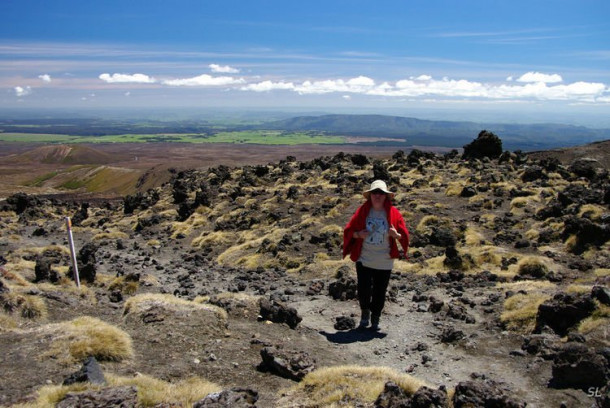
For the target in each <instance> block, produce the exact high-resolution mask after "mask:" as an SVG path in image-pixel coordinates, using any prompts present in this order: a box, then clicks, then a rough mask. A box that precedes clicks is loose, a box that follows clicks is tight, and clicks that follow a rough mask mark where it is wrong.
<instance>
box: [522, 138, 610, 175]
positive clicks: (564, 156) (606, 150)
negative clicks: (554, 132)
mask: <svg viewBox="0 0 610 408" xmlns="http://www.w3.org/2000/svg"><path fill="white" fill-rule="evenodd" d="M528 156H529V157H531V158H532V159H536V160H541V159H544V158H549V157H553V158H556V159H558V160H559V161H560V162H561V163H562V164H570V163H571V162H572V161H574V160H576V159H580V158H585V157H588V158H591V159H595V160H597V161H598V162H599V163H600V164H601V165H602V166H603V167H604V168H606V169H610V140H604V141H602V142H595V143H590V144H586V145H582V146H574V147H566V148H562V149H553V150H544V151H537V152H531V153H529V154H528Z"/></svg>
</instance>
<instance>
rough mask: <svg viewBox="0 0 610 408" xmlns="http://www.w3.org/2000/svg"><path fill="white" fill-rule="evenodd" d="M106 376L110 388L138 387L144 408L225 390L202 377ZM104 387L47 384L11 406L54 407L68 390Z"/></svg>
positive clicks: (184, 403)
mask: <svg viewBox="0 0 610 408" xmlns="http://www.w3.org/2000/svg"><path fill="white" fill-rule="evenodd" d="M104 376H105V378H106V381H107V382H108V386H110V387H124V386H135V387H136V388H137V390H138V406H141V407H154V406H160V405H163V404H172V403H174V404H175V403H178V404H180V406H182V407H190V406H192V405H193V404H194V403H195V402H197V401H199V400H201V399H202V398H204V397H205V396H207V395H209V394H211V393H213V392H218V391H221V390H222V388H221V387H220V386H219V385H217V384H214V383H212V382H210V381H208V380H205V379H203V378H199V377H191V378H187V379H185V380H183V381H180V382H177V383H170V382H167V381H163V380H159V379H157V378H153V377H150V376H148V375H143V374H137V375H136V376H135V377H123V376H118V375H115V374H111V373H105V374H104ZM102 388H103V387H101V386H99V385H93V384H91V383H76V384H73V385H69V386H65V385H47V386H44V387H42V388H40V389H39V390H38V391H37V394H38V397H37V399H36V401H34V402H31V403H27V404H18V405H13V406H12V407H13V408H53V407H55V406H56V404H57V403H59V402H60V401H61V400H62V399H64V398H65V397H66V395H67V394H68V393H78V392H84V391H98V390H101V389H102Z"/></svg>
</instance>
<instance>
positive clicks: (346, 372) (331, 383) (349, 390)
mask: <svg viewBox="0 0 610 408" xmlns="http://www.w3.org/2000/svg"><path fill="white" fill-rule="evenodd" d="M387 381H393V382H395V383H396V384H397V385H398V386H399V387H401V388H402V389H403V390H404V391H405V392H406V393H407V394H408V395H413V394H414V393H415V392H416V391H417V390H418V389H419V388H420V387H422V386H428V384H426V383H425V382H424V381H422V380H420V379H417V378H415V377H412V376H410V375H407V374H402V373H399V372H397V371H394V370H393V369H391V368H388V367H362V366H356V365H348V366H335V367H326V368H320V369H318V370H316V371H314V372H312V373H310V374H308V375H307V376H305V378H303V380H302V381H301V382H300V383H299V384H297V385H295V386H294V387H292V388H290V389H287V390H282V394H283V395H284V396H283V397H282V398H280V400H279V402H278V405H277V406H278V407H295V406H299V407H302V408H313V407H340V406H343V407H348V406H360V405H363V404H364V405H367V406H368V405H369V404H372V403H373V402H374V401H375V400H376V399H377V397H378V396H379V394H380V393H381V392H382V391H383V388H384V385H385V383H386V382H387Z"/></svg>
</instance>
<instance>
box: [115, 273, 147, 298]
mask: <svg viewBox="0 0 610 408" xmlns="http://www.w3.org/2000/svg"><path fill="white" fill-rule="evenodd" d="M139 287H140V283H139V282H134V281H127V280H125V276H118V277H115V278H114V279H112V281H111V282H110V283H109V284H108V290H109V291H119V292H121V293H122V294H124V295H133V294H135V293H136V292H137V291H138V288H139Z"/></svg>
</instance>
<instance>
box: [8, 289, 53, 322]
mask: <svg viewBox="0 0 610 408" xmlns="http://www.w3.org/2000/svg"><path fill="white" fill-rule="evenodd" d="M0 307H1V308H2V310H3V311H4V312H6V313H8V314H18V315H19V316H21V317H23V318H24V319H43V318H45V317H47V313H48V311H47V305H46V303H45V302H44V300H43V299H42V298H41V297H39V296H34V295H24V294H21V293H18V292H15V291H11V292H7V293H3V294H2V295H0Z"/></svg>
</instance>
